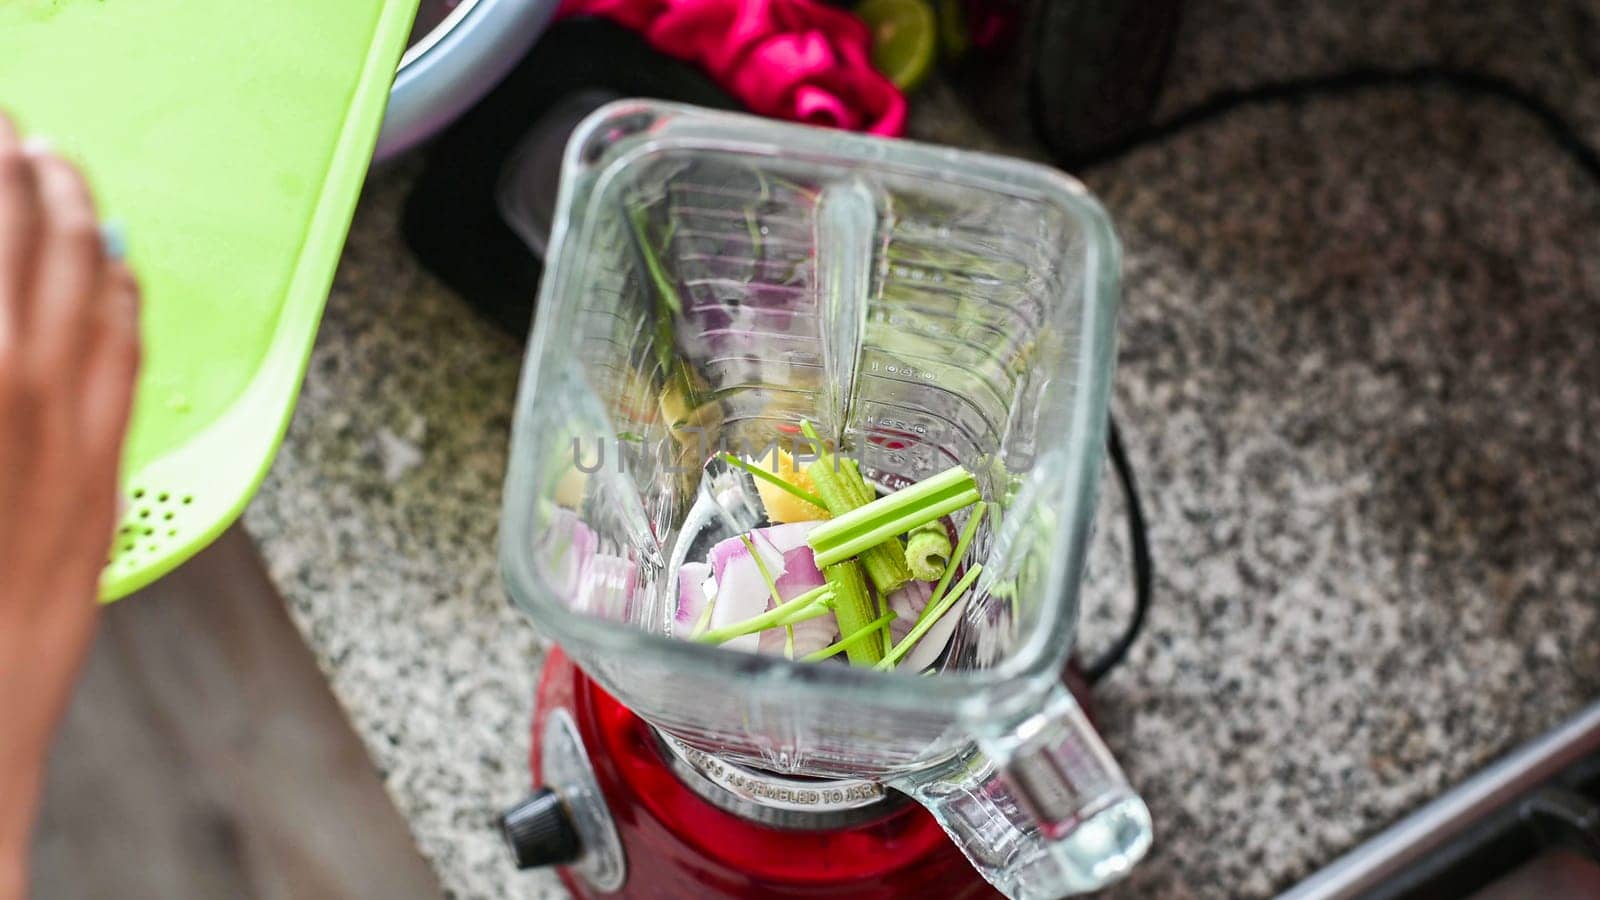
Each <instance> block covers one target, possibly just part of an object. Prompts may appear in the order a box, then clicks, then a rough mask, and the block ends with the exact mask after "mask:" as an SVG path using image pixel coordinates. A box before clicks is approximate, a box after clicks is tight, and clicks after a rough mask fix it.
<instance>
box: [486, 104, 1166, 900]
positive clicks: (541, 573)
mask: <svg viewBox="0 0 1600 900" xmlns="http://www.w3.org/2000/svg"><path fill="white" fill-rule="evenodd" d="M1117 288H1118V251H1117V245H1116V241H1115V237H1114V236H1113V234H1112V231H1111V228H1110V224H1109V222H1108V220H1107V218H1106V216H1105V213H1104V212H1103V210H1102V209H1101V208H1100V206H1099V205H1098V204H1097V203H1096V202H1095V201H1094V200H1093V199H1092V198H1091V197H1090V196H1089V195H1088V193H1087V192H1086V191H1085V190H1084V188H1083V187H1082V186H1081V185H1080V184H1078V183H1077V182H1075V181H1073V180H1072V179H1070V178H1068V177H1066V176H1064V175H1062V174H1061V173H1059V172H1056V171H1054V170H1051V169H1048V168H1045V167H1042V166H1038V165H1035V164H1031V163H1026V162H1022V161H1018V160H1012V159H1006V158H1001V157H996V156H990V155H985V154H979V153H971V152H965V151H959V150H954V149H949V148H941V147H932V146H925V145H919V144H916V143H912V142H905V141H888V140H882V139H877V138H870V137H865V136H861V135H854V134H847V133H842V132H837V131H830V130H822V129H815V128H810V127H805V126H797V125H785V124H778V123H774V122H771V121H767V120H762V119H756V118H751V117H747V116H742V115H736V114H729V113H713V112H709V111H705V110H699V109H695V108H692V107H685V106H678V105H672V104H665V103H655V102H645V101H621V102H617V103H612V104H610V105H608V106H606V107H604V108H602V109H601V110H599V111H597V112H596V113H594V114H593V115H591V116H589V117H588V118H587V119H586V120H585V121H584V123H583V124H582V125H580V126H579V128H578V129H577V131H576V132H575V133H574V135H573V137H572V139H571V140H570V142H569V143H568V145H567V149H566V153H565V157H564V160H563V168H562V175H561V184H560V188H559V196H558V200H557V211H556V227H555V229H554V232H553V243H552V245H551V248H550V256H549V265H548V268H547V270H546V273H545V278H544V281H543V284H542V287H541V292H540V296H539V303H538V308H537V312H536V318H535V323H534V328H533V334H532V337H531V339H530V341H529V345H528V353H527V359H526V362H525V365H524V369H523V375H522V383H521V386H520V390H519V397H518V404H517V412H516V419H515V423H514V426H513V439H512V449H511V461H510V468H509V472H508V477H507V483H506V491H505V496H504V509H503V520H502V529H501V565H502V570H503V574H504V577H505V580H506V583H507V586H508V589H509V592H510V594H511V596H512V599H513V601H514V602H515V603H516V604H517V605H518V606H519V607H520V608H521V609H523V610H524V611H525V612H527V614H528V615H530V616H531V617H532V618H533V619H534V620H535V621H536V622H537V623H538V625H539V626H540V628H541V629H543V630H544V631H545V633H547V634H548V635H549V636H550V637H551V638H552V639H553V640H554V642H555V643H556V644H557V645H558V646H557V649H554V650H553V651H552V652H551V654H550V657H549V659H548V660H547V662H546V668H545V671H544V675H543V680H542V683H541V686H540V690H539V696H538V699H537V710H536V713H535V733H534V743H535V746H534V751H533V760H532V761H533V766H534V773H535V778H536V780H537V781H538V782H539V783H540V784H541V785H542V788H541V789H540V790H538V791H537V792H536V793H535V794H534V795H533V797H531V798H530V799H529V800H528V801H527V802H525V803H524V804H523V805H522V806H520V807H518V808H516V809H514V810H512V811H511V812H509V813H508V814H507V815H506V817H505V818H504V820H503V826H504V829H505V831H506V834H507V836H508V838H509V839H510V841H511V844H512V846H513V849H514V850H515V852H516V853H517V857H518V862H519V864H521V865H524V866H533V865H559V866H562V869H561V873H562V877H563V880H564V881H565V882H566V884H567V886H568V887H569V888H570V889H571V890H572V891H573V892H574V894H576V895H577V896H580V897H599V896H626V897H691V896H693V897H705V896H761V897H797V898H798V897H811V898H821V897H922V896H940V897H982V896H993V895H994V894H995V893H996V892H998V893H1000V894H1003V895H1005V896H1009V897H1013V898H1047V897H1057V896H1064V895H1069V894H1075V893H1082V892H1085V891H1090V890H1094V889H1097V888H1099V887H1101V886H1103V885H1105V884H1108V883H1110V882H1111V881H1114V880H1115V879H1117V878H1119V877H1121V876H1122V875H1123V874H1125V873H1126V872H1127V871H1128V870H1129V869H1130V868H1131V866H1132V865H1133V864H1135V863H1136V862H1137V861H1138V860H1139V859H1140V858H1141V857H1142V856H1143V854H1144V853H1145V851H1146V849H1147V848H1148V846H1149V842H1150V839H1151V828H1150V818H1149V813H1148V811H1147V810H1146V808H1145V805H1144V803H1143V801H1142V800H1141V799H1140V798H1139V797H1138V795H1137V794H1136V793H1135V792H1134V790H1133V789H1132V788H1131V787H1130V786H1129V785H1128V783H1127V781H1126V779H1125V778H1124V776H1123V774H1122V772H1121V770H1120V769H1119V768H1118V766H1117V764H1116V762H1115V761H1114V760H1113V759H1112V758H1111V756H1110V754H1109V753H1108V751H1107V750H1106V748H1105V746H1104V744H1103V743H1102V742H1101V740H1100V738H1099V736H1098V735H1097V734H1096V733H1095V731H1094V729H1093V727H1092V726H1091V724H1090V723H1089V721H1088V720H1087V718H1086V716H1085V715H1084V713H1083V711H1082V709H1081V707H1080V706H1079V704H1078V703H1077V701H1076V700H1075V699H1074V698H1073V696H1072V694H1071V692H1070V691H1069V690H1068V688H1067V687H1066V684H1065V681H1064V672H1065V671H1066V668H1067V665H1068V660H1069V657H1070V654H1071V648H1072V638H1073V633H1074V630H1075V625H1076V622H1077V615H1078V600H1079V584H1080V580H1081V574H1082V569H1083V563H1084V554H1085V549H1086V545H1087V541H1088V536H1089V529H1090V521H1091V518H1092V513H1093V510H1094V507H1095V502H1096V497H1097V492H1098V486H1099V473H1100V469H1101V465H1102V462H1103V456H1102V454H1103V448H1104V447H1105V443H1106V427H1107V425H1106V423H1107V412H1106V407H1107V394H1108V388H1109V380H1110V371H1111V366H1112V356H1113V351H1112V344H1113V325H1114V311H1115V301H1116V296H1117ZM803 422H811V423H816V426H817V429H818V430H819V431H821V432H823V434H824V436H825V437H826V438H828V439H829V441H830V442H831V443H833V444H834V445H836V446H837V447H839V448H841V449H845V448H848V449H849V450H851V452H852V453H853V454H854V455H855V458H856V459H857V460H858V461H859V466H860V470H861V472H862V474H863V476H864V477H865V478H866V479H867V480H868V481H869V482H871V483H874V484H876V485H877V486H878V487H879V488H880V489H885V490H893V489H896V488H898V487H901V486H904V485H907V484H910V483H914V482H917V481H919V480H922V479H923V478H927V477H930V476H932V475H934V474H936V473H938V472H940V471H941V470H943V469H946V468H948V467H950V466H952V465H961V466H964V467H966V468H967V469H968V470H970V471H971V472H972V473H973V474H974V475H975V477H976V480H977V482H978V485H979V489H980V492H981V493H982V495H983V498H984V500H985V501H986V503H987V504H988V507H989V515H988V517H987V518H986V519H984V520H983V526H982V527H981V528H979V529H978V531H977V537H976V539H975V540H974V542H973V548H974V553H975V557H976V558H978V559H980V560H982V562H983V570H982V577H981V578H979V579H978V581H977V583H976V586H975V588H974V590H973V591H972V593H971V594H969V595H968V596H967V597H966V599H964V600H963V602H962V603H960V604H957V606H956V607H955V608H954V609H952V611H951V613H950V615H949V616H948V619H949V621H950V623H951V626H952V627H950V628H949V629H948V633H947V634H946V635H944V636H943V642H942V645H941V646H940V647H938V648H936V649H938V650H939V652H938V654H937V656H936V657H932V658H930V659H929V660H927V661H926V665H927V668H929V669H930V670H931V672H932V675H931V677H921V676H919V675H918V674H914V673H911V672H904V671H872V670H866V669H860V668H852V667H850V666H846V665H841V664H803V663H796V662H794V661H791V660H788V659H785V658H783V657H781V656H773V655H759V654H751V653H744V652H739V651H737V650H732V649H727V648H723V647H712V646H707V645H704V644H699V643H693V642H689V641H685V640H683V639H682V638H683V637H684V635H682V634H677V635H674V631H675V629H681V627H682V626H681V625H680V624H679V623H677V622H675V620H674V611H675V609H676V598H677V596H678V572H677V570H678V568H679V567H680V566H682V565H683V564H684V563H685V561H686V560H689V559H692V558H695V555H696V553H701V554H703V552H704V548H705V547H706V546H707V545H708V543H710V542H714V541H717V540H721V539H723V538H725V537H728V536H729V535H733V534H738V533H740V531H741V530H743V529H748V528H750V527H752V526H754V525H756V524H758V522H759V515H760V514H759V512H758V510H759V509H760V505H759V503H758V502H756V499H755V491H754V490H753V488H752V487H751V483H750V482H749V480H748V479H747V478H744V477H741V476H740V474H739V473H737V472H735V471H734V470H732V469H730V468H729V467H727V466H726V465H724V464H723V463H721V462H720V461H719V460H720V459H721V456H720V454H719V453H718V452H717V451H718V450H719V449H725V448H728V447H730V446H731V447H742V448H748V449H756V448H762V447H768V446H771V445H772V444H773V442H775V441H782V440H784V439H785V437H786V436H792V435H793V434H795V433H796V432H797V431H798V430H799V427H800V425H801V423H803ZM958 524H959V523H958ZM919 649H920V648H919ZM919 667H920V666H919Z"/></svg>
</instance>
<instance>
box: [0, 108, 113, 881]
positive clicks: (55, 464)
mask: <svg viewBox="0 0 1600 900" xmlns="http://www.w3.org/2000/svg"><path fill="white" fill-rule="evenodd" d="M138 300H139V292H138V286H137V284H136V283H135V281H134V277H133V273H132V272H130V271H129V269H128V267H127V266H126V265H124V264H123V263H122V262H120V261H118V260H114V259H111V258H109V257H108V255H107V253H106V250H105V248H104V247H103V246H102V243H101V239H100V232H99V219H98V216H97V215H96V213H95V207H94V201H93V199H92V198H91V197H90V194H89V189H88V186H87V185H86V184H85V182H84V180H83V178H82V176H81V175H79V173H78V172H77V170H76V169H74V168H73V166H72V165H71V164H70V163H68V162H67V161H65V160H63V159H62V158H60V157H59V156H56V155H54V154H52V153H50V152H48V151H47V150H45V149H42V148H37V147H24V145H23V143H22V141H21V139H20V137H19V135H18V133H17V129H16V127H15V126H14V125H13V124H12V123H11V122H10V121H9V120H7V119H6V117H5V116H4V115H3V114H0V900H10V898H12V897H20V896H21V894H22V889H23V884H22V882H23V868H22V866H23V861H24V860H25V858H26V853H27V843H28V837H29V832H30V830H31V822H32V820H33V816H34V813H35V808H36V807H37V805H38V795H39V786H40V776H41V774H42V771H43V767H44V760H45V757H46V755H47V753H48V751H49V746H50V736H51V734H52V733H53V731H54V730H55V727H56V724H57V723H58V722H59V720H60V718H61V715H62V713H64V712H65V710H66V706H67V701H68V698H69V697H70V695H71V691H72V685H73V683H74V681H75V680H76V676H77V672H78V669H79V667H80V666H81V665H82V663H83V658H84V655H85V653H86V652H87V651H88V648H89V645H90V642H91V640H92V638H93V635H94V626H95V622H96V621H97V619H98V616H99V602H98V591H99V578H100V571H101V569H102V568H103V567H104V565H105V561H106V552H107V550H108V548H109V547H110V543H111V537H112V529H113V528H114V527H115V520H116V516H117V491H118V464H119V462H120V457H121V453H122V443H123V437H124V435H125V433H126V431H127V425H128V413H129V407H130V405H131V403H132V394H133V385H134V380H135V376H136V374H137V371H138V367H139V339H138Z"/></svg>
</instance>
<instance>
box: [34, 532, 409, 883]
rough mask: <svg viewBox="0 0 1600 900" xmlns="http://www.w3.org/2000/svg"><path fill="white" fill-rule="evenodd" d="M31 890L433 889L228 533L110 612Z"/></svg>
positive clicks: (49, 802) (254, 569)
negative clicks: (164, 577)
mask: <svg viewBox="0 0 1600 900" xmlns="http://www.w3.org/2000/svg"><path fill="white" fill-rule="evenodd" d="M34 895H35V897H37V898H40V900H56V898H63V900H73V898H96V900H99V898H119V900H122V898H130V900H132V898H146V897H148V898H163V900H186V898H197V900H198V898H205V900H216V898H274V900H276V898H294V900H315V898H347V897H359V898H368V897H373V898H384V900H411V898H424V897H427V898H437V897H439V896H440V890H439V887H438V884H437V881H436V880H435V878H434V876H433V874H432V872H431V870H430V869H429V868H428V866H427V864H426V863H425V862H424V861H423V859H422V858H421V856H420V855H419V854H418V853H417V851H416V849H415V847H414V845H413V843H412V841H411V837H410V834H409V833H408V831H407V829H406V827H405V823H404V822H403V821H402V820H401V819H400V816H399V814H398V813H397V812H396V811H395V809H394V807H393V805H392V804H391V803H390V802H389V799H388V797H387V795H386V794H385V793H384V791H383V787H382V785H381V784H380V783H379V781H378V778H377V775H376V773H374V772H373V771H372V767H371V764H370V763H369V761H368V758H367V756H366V753H365V752H364V751H363V749H362V747H361V745H360V743H359V741H358V739H357V738H356V736H355V734H354V733H353V732H352V731H351V730H350V726H349V724H348V723H347V722H346V720H345V718H344V715H343V713H342V712H341V710H340V709H339V707H338V705H337V703H336V701H335V700H334V698H333V695H332V694H331V693H330V692H329V689H328V685H327V682H326V681H325V680H324V679H323V677H322V674H321V673H320V672H319V671H318V670H317V667H316V664H315V662H314V661H313V659H312V656H311V653H310V651H309V650H308V649H307V648H306V646H305V644H304V643H303V642H302V640H301V637H300V634H299V632H298V631H297V630H296V629H295V627H294V625H293V623H292V622H290V621H289V619H288V616H287V613H286V612H285V609H284V606H283V603H282V601H281V599H280V598H279V597H278V595H277V593H276V591H275V590H274V589H273V587H272V586H271V583H270V582H269V581H268V579H267V577H266V574H265V572H264V571H263V569H262V566H261V563H260V561H259V559H258V558H257V556H256V553H255V549H254V547H253V546H252V545H251V543H250V540H249V538H248V537H247V536H246V535H245V534H244V533H243V531H241V530H239V529H238V528H235V529H233V530H231V531H229V532H228V533H227V534H226V535H225V536H224V537H223V538H222V539H221V540H220V541H218V543H217V544H216V545H215V546H213V547H212V548H211V549H209V550H207V551H206V552H205V553H203V554H201V555H200V556H199V557H197V558H196V559H195V560H194V561H192V562H191V563H190V564H188V565H187V566H185V567H184V568H183V569H181V570H179V571H178V572H176V573H174V574H173V575H171V576H169V577H168V578H166V579H165V580H163V581H162V582H160V583H158V584H156V585H154V586H152V587H151V588H149V589H147V590H145V591H143V592H141V593H140V594H138V595H136V596H134V597H131V598H129V599H127V600H124V601H122V602H120V603H117V604H115V605H113V606H112V607H111V608H110V609H108V610H107V612H106V616H105V620H104V623H103V627H102V631H101V634H100V636H99V640H98V643H97V644H96V645H95V648H94V652H93V655H92V658H91V660H90V663H89V667H88V670H87V672H85V675H84V679H83V682H82V683H81V684H80V686H79V689H78V694H77V697H76V699H75V701H74V704H73V707H72V710H71V712H70V713H69V715H68V719H67V722H66V725H65V727H64V728H63V731H62V733H61V735H60V736H59V739H58V741H57V744H56V748H55V753H54V756H53V759H52V766H51V772H50V776H49V784H48V787H47V789H46V796H45V809H44V813H43V816H42V817H41V820H40V825H39V833H38V840H37V842H36V845H35V849H34Z"/></svg>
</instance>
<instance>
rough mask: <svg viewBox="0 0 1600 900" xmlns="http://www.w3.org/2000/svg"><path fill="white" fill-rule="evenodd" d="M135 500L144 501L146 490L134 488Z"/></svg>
mask: <svg viewBox="0 0 1600 900" xmlns="http://www.w3.org/2000/svg"><path fill="white" fill-rule="evenodd" d="M133 499H135V500H143V499H144V488H134V489H133Z"/></svg>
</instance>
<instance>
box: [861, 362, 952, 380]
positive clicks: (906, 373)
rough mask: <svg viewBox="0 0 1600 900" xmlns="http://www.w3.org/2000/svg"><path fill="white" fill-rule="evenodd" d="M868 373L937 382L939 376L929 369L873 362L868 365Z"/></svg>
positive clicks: (902, 364) (895, 363)
mask: <svg viewBox="0 0 1600 900" xmlns="http://www.w3.org/2000/svg"><path fill="white" fill-rule="evenodd" d="M867 371H868V372H881V373H883V374H884V375H895V376H897V377H900V378H915V379H918V380H920V381H926V382H930V383H932V382H937V381H938V380H939V376H938V375H936V374H934V373H933V372H931V371H929V370H928V369H918V368H917V367H916V366H913V365H911V364H910V363H905V362H879V361H878V360H872V361H871V362H868V363H867Z"/></svg>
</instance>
